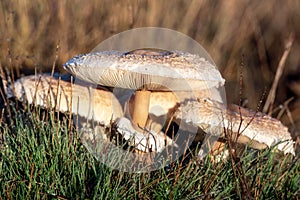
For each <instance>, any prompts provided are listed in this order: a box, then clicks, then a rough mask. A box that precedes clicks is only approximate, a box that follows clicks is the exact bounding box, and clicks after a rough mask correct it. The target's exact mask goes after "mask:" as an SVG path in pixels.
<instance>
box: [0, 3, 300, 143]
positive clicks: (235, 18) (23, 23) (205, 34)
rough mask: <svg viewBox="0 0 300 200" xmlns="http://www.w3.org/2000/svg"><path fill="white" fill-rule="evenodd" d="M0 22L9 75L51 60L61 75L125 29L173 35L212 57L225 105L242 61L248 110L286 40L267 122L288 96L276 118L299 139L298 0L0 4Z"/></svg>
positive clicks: (2, 59) (234, 92) (269, 79)
mask: <svg viewBox="0 0 300 200" xmlns="http://www.w3.org/2000/svg"><path fill="white" fill-rule="evenodd" d="M0 19H1V20H0V63H1V66H2V67H3V68H5V67H8V68H11V67H12V68H14V69H15V71H16V74H17V76H21V75H27V74H33V73H34V69H35V68H36V69H37V71H38V72H50V71H51V69H52V65H53V63H54V61H55V60H56V57H57V62H56V71H58V72H61V73H65V72H64V70H63V69H62V67H61V66H62V64H63V63H64V62H66V61H67V60H68V59H70V58H71V57H73V56H75V55H76V54H81V53H88V52H90V51H91V50H92V49H93V48H94V47H95V46H96V45H97V44H98V43H100V42H101V41H103V40H105V39H107V38H109V37H110V36H112V35H114V34H117V33H119V32H122V31H125V30H128V29H132V28H137V27H148V26H153V27H164V28H170V29H173V30H176V31H179V32H181V33H184V34H186V35H188V36H190V37H192V38H193V39H195V40H196V41H198V42H199V43H200V44H201V45H202V46H203V47H204V48H205V49H206V50H207V51H208V53H209V54H210V55H211V57H212V58H213V59H214V61H215V63H216V64H217V66H218V67H219V69H220V71H221V73H222V75H223V77H224V78H225V79H226V90H227V98H228V102H230V103H239V99H240V96H239V87H240V85H239V79H240V63H241V61H243V63H244V67H243V70H242V72H243V81H244V85H243V96H242V100H243V102H244V103H245V106H246V107H248V108H252V109H254V110H255V109H256V107H257V104H258V102H259V100H260V99H261V98H262V96H263V93H264V91H265V90H266V92H267V94H268V92H269V90H270V88H271V85H272V83H273V81H274V76H275V73H276V69H277V66H278V63H279V61H280V59H281V57H282V54H283V52H284V51H285V45H286V42H287V40H288V39H289V37H290V36H292V37H293V38H294V42H293V45H292V48H291V50H290V53H289V55H288V58H287V60H286V63H285V68H284V70H283V74H282V76H281V78H280V81H279V85H278V89H277V93H276V98H275V104H274V107H273V109H274V113H273V117H277V116H278V115H279V113H280V111H282V110H283V109H284V106H282V105H284V104H285V102H286V101H287V100H289V99H290V98H293V99H292V100H291V101H290V102H289V103H288V104H287V107H285V110H284V111H285V112H284V114H283V115H280V116H279V117H280V120H281V121H283V123H284V124H285V125H287V126H288V127H289V130H290V131H291V132H292V133H293V137H294V138H295V137H296V136H297V135H298V134H299V130H300V1H297V0H286V1H280V0H270V1H260V0H251V1H250V0H242V1H241V0H228V1H222V0H216V1H209V0H174V1H161V0H148V1H147V0H119V1H115V0H113V1H110V0H101V1H100V0H90V1H82V0H60V1H56V0H48V1H42V0H30V1H29V0H14V1H11V0H2V1H0ZM267 94H266V95H267ZM265 99H266V96H265V98H264V100H265ZM263 103H264V102H263ZM276 108H279V109H276ZM286 108H288V109H286ZM260 110H262V108H261V109H260Z"/></svg>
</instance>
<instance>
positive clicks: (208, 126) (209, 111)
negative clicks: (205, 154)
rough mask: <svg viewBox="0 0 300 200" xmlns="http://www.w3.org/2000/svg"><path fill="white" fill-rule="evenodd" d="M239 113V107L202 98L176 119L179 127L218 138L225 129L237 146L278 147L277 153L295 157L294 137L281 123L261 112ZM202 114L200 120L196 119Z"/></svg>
mask: <svg viewBox="0 0 300 200" xmlns="http://www.w3.org/2000/svg"><path fill="white" fill-rule="evenodd" d="M240 109H241V114H240V113H239V109H238V106H236V105H231V106H229V107H228V108H227V107H226V106H225V105H224V104H222V103H219V102H217V101H213V100H211V99H208V98H202V99H198V100H197V101H186V102H185V103H184V104H182V105H181V106H180V107H179V108H178V110H177V111H176V113H175V118H176V122H177V123H179V124H180V123H187V124H190V125H193V126H197V127H199V128H201V129H202V130H204V131H205V132H206V133H209V134H211V135H215V136H216V137H222V138H224V137H225V135H224V128H225V129H227V130H228V131H229V132H232V133H233V134H232V137H233V138H232V139H233V140H234V138H235V137H237V136H238V137H237V142H238V143H242V144H250V146H251V147H252V148H255V149H263V148H266V147H271V146H273V145H276V144H277V148H278V150H280V151H283V152H284V153H286V154H287V153H291V154H293V155H295V150H294V148H293V144H294V141H293V140H292V138H291V134H290V133H289V132H288V129H287V127H285V126H283V125H282V124H281V122H280V121H278V120H276V119H274V118H272V117H270V116H268V115H266V114H264V113H261V112H257V113H256V112H253V111H250V110H247V109H245V108H240ZM199 113H200V116H197V117H195V115H199ZM241 118H242V122H241ZM220 122H221V123H220Z"/></svg>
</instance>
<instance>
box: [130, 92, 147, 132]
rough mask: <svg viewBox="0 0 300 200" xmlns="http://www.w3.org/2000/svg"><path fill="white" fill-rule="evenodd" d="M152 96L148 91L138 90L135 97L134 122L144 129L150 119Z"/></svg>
mask: <svg viewBox="0 0 300 200" xmlns="http://www.w3.org/2000/svg"><path fill="white" fill-rule="evenodd" d="M150 94H151V92H150V91H148V90H138V91H136V92H135V95H134V101H133V112H132V121H133V123H134V124H136V125H138V126H140V127H142V128H144V127H145V125H146V123H147V119H148V113H149V104H150Z"/></svg>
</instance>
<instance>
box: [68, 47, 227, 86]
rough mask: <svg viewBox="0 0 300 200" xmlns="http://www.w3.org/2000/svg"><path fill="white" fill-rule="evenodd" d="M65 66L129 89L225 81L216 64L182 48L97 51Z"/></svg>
mask: <svg viewBox="0 0 300 200" xmlns="http://www.w3.org/2000/svg"><path fill="white" fill-rule="evenodd" d="M64 68H65V69H66V70H67V71H69V72H70V73H72V74H73V75H75V76H77V77H78V78H80V79H83V80H86V81H89V82H92V83H96V84H100V85H105V86H110V87H120V88H128V89H141V88H142V87H143V88H145V89H147V90H163V91H165V90H170V89H171V90H172V91H186V90H201V89H207V88H211V87H219V86H222V85H224V82H225V80H224V79H223V78H222V76H221V74H220V72H219V71H218V69H217V68H216V66H214V65H213V64H211V63H210V62H208V61H207V60H205V59H204V58H202V57H200V56H198V55H195V54H190V53H187V52H181V51H164V50H153V49H139V50H134V51H130V52H120V51H104V52H96V53H90V54H84V55H78V56H76V57H74V58H72V59H70V60H69V61H68V62H67V63H65V64H64Z"/></svg>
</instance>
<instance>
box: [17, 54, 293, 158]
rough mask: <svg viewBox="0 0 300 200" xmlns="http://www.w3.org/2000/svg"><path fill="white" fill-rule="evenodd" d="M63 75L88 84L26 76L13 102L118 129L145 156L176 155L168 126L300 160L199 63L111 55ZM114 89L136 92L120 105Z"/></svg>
mask: <svg viewBox="0 0 300 200" xmlns="http://www.w3.org/2000/svg"><path fill="white" fill-rule="evenodd" d="M64 68H65V69H66V70H67V71H69V72H70V73H71V74H73V75H75V76H76V77H78V78H79V79H82V80H84V81H86V82H83V81H78V80H77V81H76V83H80V84H71V83H68V82H65V81H63V80H60V79H55V78H53V77H51V76H45V75H44V76H40V77H39V76H38V77H37V76H27V77H23V78H21V79H19V80H18V81H16V82H15V84H14V88H15V89H14V92H15V96H16V97H17V98H19V99H24V98H26V99H27V100H28V102H29V103H34V104H37V105H41V106H44V107H46V108H55V109H57V110H59V111H63V112H65V111H72V112H73V113H78V114H79V115H81V116H83V117H85V118H87V119H93V120H95V121H97V122H100V123H101V124H103V125H104V126H106V127H109V126H110V125H111V122H115V123H114V124H116V126H117V131H118V132H119V133H120V134H121V135H123V137H124V139H126V140H128V141H129V142H128V143H129V145H132V146H133V147H134V148H136V149H139V150H141V151H144V152H147V151H157V152H161V151H163V149H164V148H165V147H166V146H168V145H171V146H174V147H177V144H176V141H175V140H174V138H170V137H168V136H167V135H165V133H164V132H162V127H163V126H164V122H165V121H168V120H167V119H166V118H169V119H170V120H171V119H173V121H174V122H175V123H177V124H178V125H180V124H187V125H190V126H193V127H196V128H199V129H201V130H203V131H204V132H206V133H207V134H211V135H213V136H214V135H217V136H218V137H220V138H224V137H225V135H224V129H230V130H231V131H232V132H233V133H234V134H236V135H237V134H238V135H239V138H238V140H237V142H238V143H242V144H245V143H249V144H250V146H251V147H253V148H255V149H261V148H266V147H270V146H273V145H275V144H277V143H280V144H278V145H277V148H278V150H280V151H283V152H284V153H291V154H295V151H294V148H293V144H294V142H293V140H292V138H291V135H290V133H289V132H288V130H287V128H286V127H285V126H283V125H282V124H281V123H280V121H278V120H276V119H273V118H271V117H269V116H267V115H265V114H263V113H255V112H251V111H249V110H246V109H243V108H242V109H241V111H242V112H241V113H240V112H239V110H238V109H237V108H236V106H231V107H226V106H225V105H224V104H222V98H221V94H219V91H218V87H221V86H222V85H223V84H224V79H223V78H222V76H221V74H220V72H219V71H218V70H217V68H216V67H215V66H214V65H212V64H211V63H209V62H208V61H206V60H205V59H203V58H201V57H199V56H197V55H193V54H190V53H186V52H180V51H172V52H169V51H162V50H153V49H139V50H134V51H130V52H119V51H107V52H98V53H91V54H85V55H79V56H76V57H74V58H72V59H71V60H69V61H68V62H67V63H66V64H65V65H64ZM87 82H90V83H93V84H95V85H94V87H93V86H92V85H91V84H88V83H87ZM96 85H97V86H96ZM98 85H100V87H99V86H98ZM103 86H104V87H109V89H110V90H108V89H107V88H104V87H103ZM112 88H125V89H131V90H134V94H133V95H132V96H131V97H129V98H128V99H127V101H126V103H125V104H123V103H122V102H119V99H118V98H116V96H115V94H114V92H112V91H111V90H113V91H114V89H112ZM126 91H127V90H125V92H126ZM130 94H131V93H130ZM72 104H73V105H72ZM172 113H173V116H171V114H172ZM240 114H241V115H240ZM241 117H242V119H243V122H242V123H241V121H240V120H241ZM187 127H188V126H187Z"/></svg>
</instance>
